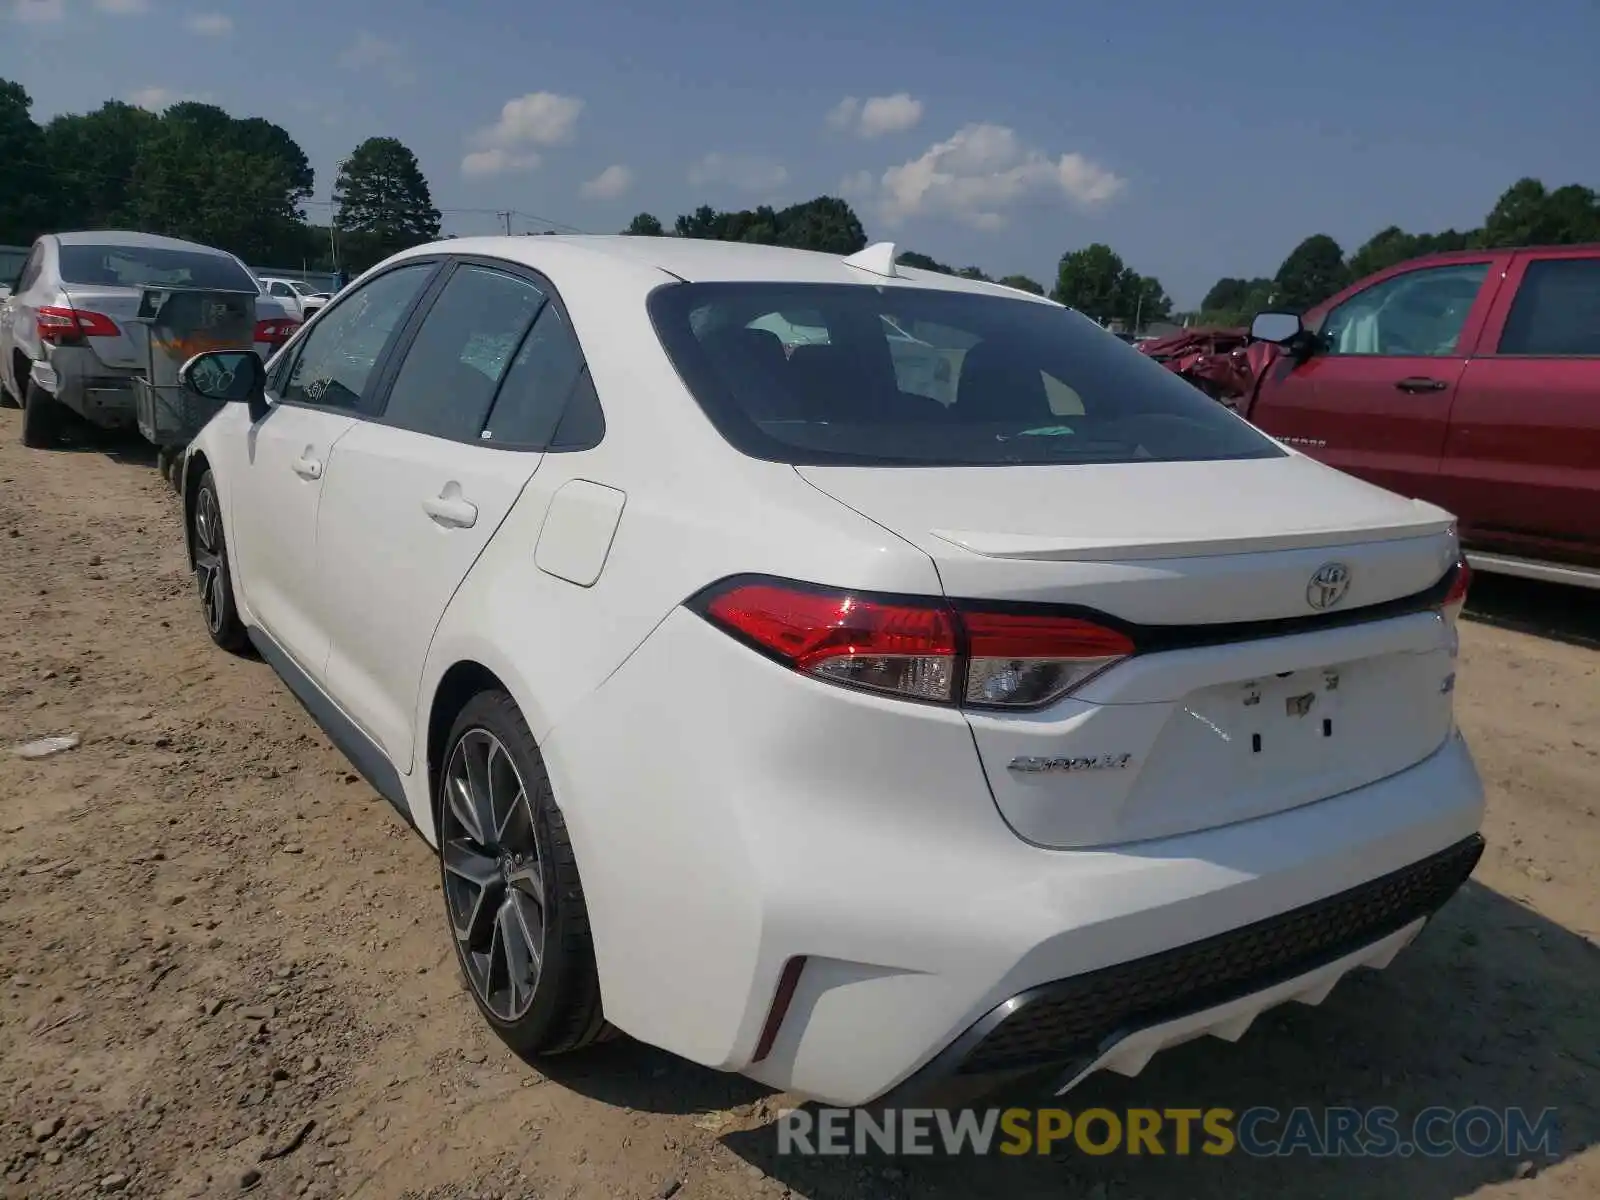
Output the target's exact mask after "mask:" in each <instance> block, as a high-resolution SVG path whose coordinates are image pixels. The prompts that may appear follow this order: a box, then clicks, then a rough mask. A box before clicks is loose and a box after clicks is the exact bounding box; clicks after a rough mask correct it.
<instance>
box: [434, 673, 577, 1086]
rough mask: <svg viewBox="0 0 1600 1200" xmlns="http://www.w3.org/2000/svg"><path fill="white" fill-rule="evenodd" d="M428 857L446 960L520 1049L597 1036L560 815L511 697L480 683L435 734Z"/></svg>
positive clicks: (544, 1048) (572, 866)
mask: <svg viewBox="0 0 1600 1200" xmlns="http://www.w3.org/2000/svg"><path fill="white" fill-rule="evenodd" d="M438 789H439V793H440V794H439V797H438V800H437V805H438V814H439V823H438V830H439V850H440V854H439V861H440V876H441V880H442V883H443V891H444V906H445V916H446V920H447V923H448V925H449V928H450V933H451V940H452V941H453V942H454V943H455V950H456V961H457V963H458V964H459V965H460V967H461V973H462V975H463V976H464V977H465V979H466V983H467V987H468V989H469V991H470V992H471V993H472V998H473V1000H474V1001H475V1002H476V1003H477V1006H478V1011H479V1012H480V1013H481V1014H482V1015H483V1017H484V1019H485V1020H486V1021H487V1022H488V1024H489V1026H490V1028H491V1029H493V1030H494V1031H495V1033H497V1034H498V1035H499V1036H500V1039H501V1040H502V1041H504V1042H505V1043H506V1044H507V1045H508V1046H510V1047H511V1048H512V1049H513V1050H515V1051H516V1052H517V1053H518V1054H521V1055H545V1054H563V1053H566V1052H569V1051H572V1050H579V1049H582V1048H583V1047H585V1046H587V1045H590V1044H591V1043H593V1042H596V1041H601V1040H604V1039H605V1036H606V1034H607V1033H608V1032H609V1027H608V1026H607V1025H606V1021H605V1014H604V1011H603V1010H602V1008H601V1005H600V982H599V978H598V976H597V974H596V971H595V961H594V943H593V941H592V940H591V938H590V933H589V914H588V910H587V908H586V906H585V904H584V900H583V884H582V883H581V882H580V880H579V878H578V864H577V860H576V858H575V856H574V855H573V850H572V842H571V840H570V839H569V838H568V836H567V825H566V819H565V818H564V817H563V816H562V813H561V810H560V808H558V807H557V806H556V799H555V794H554V793H553V791H552V790H551V787H550V778H549V776H548V775H547V774H546V773H545V767H544V760H543V758H542V757H541V756H540V754H539V748H538V746H537V745H536V744H535V742H534V740H533V735H532V734H531V733H530V732H529V731H528V725H527V722H526V721H525V720H523V717H522V713H521V711H520V710H519V709H518V708H517V706H516V703H515V702H514V701H513V700H512V699H511V697H510V696H508V695H507V694H506V693H505V692H503V691H500V690H499V689H493V690H489V691H483V692H479V693H478V694H477V695H476V696H474V697H473V698H472V699H471V700H469V701H468V702H467V704H466V707H465V708H463V709H462V710H461V714H460V716H458V717H457V718H456V720H455V725H454V727H453V728H452V729H451V731H450V736H449V739H448V740H447V741H446V742H445V758H444V767H443V770H442V771H441V772H440V774H439V782H438Z"/></svg>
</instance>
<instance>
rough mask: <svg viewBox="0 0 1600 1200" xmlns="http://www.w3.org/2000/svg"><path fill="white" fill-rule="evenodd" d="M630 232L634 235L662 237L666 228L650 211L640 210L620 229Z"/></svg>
mask: <svg viewBox="0 0 1600 1200" xmlns="http://www.w3.org/2000/svg"><path fill="white" fill-rule="evenodd" d="M622 232H623V233H631V234H633V235H635V236H636V237H664V236H666V232H667V231H666V230H665V229H663V228H662V227H661V221H660V220H659V219H658V218H657V217H656V216H655V215H654V214H652V213H647V212H642V213H640V214H639V215H638V216H636V217H635V218H634V219H633V220H631V221H629V222H628V227H627V228H626V229H624V230H623V231H622Z"/></svg>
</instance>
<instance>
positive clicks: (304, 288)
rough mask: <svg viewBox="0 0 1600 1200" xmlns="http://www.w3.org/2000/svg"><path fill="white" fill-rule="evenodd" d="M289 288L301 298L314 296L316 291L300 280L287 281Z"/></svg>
mask: <svg viewBox="0 0 1600 1200" xmlns="http://www.w3.org/2000/svg"><path fill="white" fill-rule="evenodd" d="M289 286H290V287H292V288H293V289H294V290H295V291H297V292H299V293H300V294H301V295H302V296H315V295H316V294H317V289H316V288H314V287H312V286H311V285H310V284H309V283H306V282H305V281H304V280H302V279H291V280H289Z"/></svg>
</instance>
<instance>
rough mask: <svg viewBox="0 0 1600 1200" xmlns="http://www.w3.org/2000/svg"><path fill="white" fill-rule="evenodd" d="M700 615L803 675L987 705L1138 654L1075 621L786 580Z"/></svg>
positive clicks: (1068, 681) (731, 597)
mask: <svg viewBox="0 0 1600 1200" xmlns="http://www.w3.org/2000/svg"><path fill="white" fill-rule="evenodd" d="M695 607H696V608H697V609H698V610H699V611H700V612H701V613H702V614H703V615H704V616H705V617H706V618H707V619H708V620H710V621H711V622H712V623H713V624H715V625H717V626H719V627H720V628H722V629H723V630H725V631H726V632H728V633H730V634H732V635H733V636H735V637H737V638H739V639H740V640H742V641H744V642H746V643H747V644H749V645H751V646H753V647H755V648H756V649H758V650H760V651H762V652H763V653H765V654H767V655H768V656H769V657H771V658H775V659H777V660H778V661H779V662H782V663H783V664H785V665H786V666H789V667H791V668H793V669H794V670H796V671H799V672H801V673H803V674H807V675H811V676H814V677H816V678H818V679H823V680H826V681H828V682H830V683H838V684H843V685H845V686H847V687H856V688H864V689H866V690H868V691H874V692H884V693H888V694H890V695H896V696H902V697H905V698H907V699H912V700H925V701H931V702H934V703H941V704H952V703H957V702H959V703H962V704H964V705H967V706H970V707H977V708H1035V707H1038V706H1040V705H1043V704H1048V703H1049V702H1050V701H1052V700H1056V699H1059V698H1060V697H1062V696H1065V695H1067V694H1068V693H1069V692H1071V691H1072V690H1073V689H1074V688H1077V687H1079V686H1081V685H1082V684H1083V683H1085V682H1086V681H1087V680H1088V679H1089V678H1090V677H1091V676H1094V675H1097V674H1099V673H1100V672H1101V671H1103V670H1105V669H1106V668H1107V667H1109V666H1110V665H1111V664H1112V663H1114V662H1117V661H1118V660H1119V659H1122V658H1125V657H1127V656H1128V655H1130V654H1132V653H1133V652H1134V645H1133V642H1132V641H1131V640H1130V639H1129V638H1128V637H1127V636H1126V635H1125V634H1122V633H1119V632H1117V631H1116V630H1113V629H1107V628H1105V627H1104V626H1101V625H1096V624H1094V623H1092V622H1089V621H1085V620H1082V619H1080V618H1076V617H1061V616H1055V615H1052V614H1049V613H1036V612H1021V611H990V610H986V609H983V608H981V607H977V606H966V605H963V606H962V607H960V608H957V607H954V606H952V605H950V604H948V603H947V602H945V601H943V600H938V599H927V600H923V599H901V598H888V597H875V596H870V595H860V594H856V593H850V592H836V591H830V590H826V589H822V588H815V587H811V586H809V585H804V584H790V583H784V582H778V581H767V580H762V581H750V580H744V581H733V582H731V583H728V584H725V585H722V586H720V587H718V588H716V589H713V590H712V591H711V592H710V593H709V594H708V595H705V596H702V597H700V598H699V599H698V600H697V601H696V602H695Z"/></svg>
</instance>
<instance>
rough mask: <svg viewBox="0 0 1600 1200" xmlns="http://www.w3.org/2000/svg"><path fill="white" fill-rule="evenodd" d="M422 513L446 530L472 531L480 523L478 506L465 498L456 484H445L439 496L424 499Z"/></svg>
mask: <svg viewBox="0 0 1600 1200" xmlns="http://www.w3.org/2000/svg"><path fill="white" fill-rule="evenodd" d="M422 511H423V512H425V513H427V514H428V516H430V517H432V518H433V519H434V520H435V521H437V522H438V523H439V524H440V525H443V526H444V527H445V528H446V529H471V528H472V527H473V526H474V525H476V524H477V523H478V506H477V505H476V504H474V503H472V501H470V500H467V499H466V498H464V497H463V496H462V495H461V487H460V485H459V484H455V483H447V484H445V486H444V491H442V492H440V493H439V494H438V495H437V496H428V497H426V498H424V499H423V501H422Z"/></svg>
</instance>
